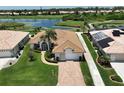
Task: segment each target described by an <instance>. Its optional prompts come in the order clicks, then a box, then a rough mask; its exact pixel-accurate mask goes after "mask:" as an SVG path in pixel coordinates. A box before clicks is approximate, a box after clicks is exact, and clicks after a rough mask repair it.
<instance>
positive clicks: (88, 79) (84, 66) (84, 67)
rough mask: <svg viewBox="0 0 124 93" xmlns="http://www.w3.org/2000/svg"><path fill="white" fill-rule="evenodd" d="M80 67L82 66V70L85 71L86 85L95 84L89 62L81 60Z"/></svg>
mask: <svg viewBox="0 0 124 93" xmlns="http://www.w3.org/2000/svg"><path fill="white" fill-rule="evenodd" d="M80 67H81V71H82V73H83V76H84V81H85V83H86V85H87V86H93V85H94V83H93V79H92V77H91V74H90V71H89V68H88V64H87V62H86V61H83V62H81V63H80Z"/></svg>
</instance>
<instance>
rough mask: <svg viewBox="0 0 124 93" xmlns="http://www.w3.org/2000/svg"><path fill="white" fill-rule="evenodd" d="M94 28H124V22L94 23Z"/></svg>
mask: <svg viewBox="0 0 124 93" xmlns="http://www.w3.org/2000/svg"><path fill="white" fill-rule="evenodd" d="M93 24H94V26H95V27H96V28H103V27H106V28H114V27H118V26H123V25H124V20H110V21H109V20H108V22H107V21H105V22H95V23H93Z"/></svg>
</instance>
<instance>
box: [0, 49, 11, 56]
mask: <svg viewBox="0 0 124 93" xmlns="http://www.w3.org/2000/svg"><path fill="white" fill-rule="evenodd" d="M11 55H12V53H11V51H9V50H6V51H4V50H2V51H0V57H10V56H11Z"/></svg>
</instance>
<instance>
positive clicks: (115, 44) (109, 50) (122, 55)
mask: <svg viewBox="0 0 124 93" xmlns="http://www.w3.org/2000/svg"><path fill="white" fill-rule="evenodd" d="M90 35H91V37H92V40H93V42H94V44H95V45H97V46H98V47H99V50H101V52H102V53H106V54H108V55H109V56H110V59H111V61H124V31H122V30H119V29H107V30H99V31H91V32H90Z"/></svg>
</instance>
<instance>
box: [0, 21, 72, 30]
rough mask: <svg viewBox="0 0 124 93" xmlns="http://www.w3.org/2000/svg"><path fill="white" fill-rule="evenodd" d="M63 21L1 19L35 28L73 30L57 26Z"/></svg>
mask: <svg viewBox="0 0 124 93" xmlns="http://www.w3.org/2000/svg"><path fill="white" fill-rule="evenodd" d="M61 21H62V20H61V19H0V22H18V23H24V24H26V25H29V26H33V27H47V28H59V29H71V28H72V27H64V26H55V24H56V23H58V22H61Z"/></svg>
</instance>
